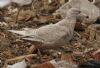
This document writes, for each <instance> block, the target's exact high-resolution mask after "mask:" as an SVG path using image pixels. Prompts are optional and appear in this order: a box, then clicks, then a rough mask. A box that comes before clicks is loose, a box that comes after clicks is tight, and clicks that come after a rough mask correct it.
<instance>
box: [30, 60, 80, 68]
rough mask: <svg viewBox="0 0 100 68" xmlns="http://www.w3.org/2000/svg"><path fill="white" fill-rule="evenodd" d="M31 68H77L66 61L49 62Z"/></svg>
mask: <svg viewBox="0 0 100 68" xmlns="http://www.w3.org/2000/svg"><path fill="white" fill-rule="evenodd" d="M31 68H78V67H77V65H75V64H72V63H69V62H66V61H56V60H51V61H49V62H46V63H43V64H39V65H36V66H34V65H33V66H32V67H31Z"/></svg>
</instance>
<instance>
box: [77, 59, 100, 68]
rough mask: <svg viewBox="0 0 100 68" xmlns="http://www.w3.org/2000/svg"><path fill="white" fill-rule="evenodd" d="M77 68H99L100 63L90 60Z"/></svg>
mask: <svg viewBox="0 0 100 68" xmlns="http://www.w3.org/2000/svg"><path fill="white" fill-rule="evenodd" d="M79 68H100V61H96V60H90V61H87V62H83V63H81V64H80V65H79Z"/></svg>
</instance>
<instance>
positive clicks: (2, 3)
mask: <svg viewBox="0 0 100 68" xmlns="http://www.w3.org/2000/svg"><path fill="white" fill-rule="evenodd" d="M10 3H11V0H0V8H4V7H6V6H7V5H9V4H10Z"/></svg>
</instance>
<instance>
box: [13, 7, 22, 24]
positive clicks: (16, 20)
mask: <svg viewBox="0 0 100 68" xmlns="http://www.w3.org/2000/svg"><path fill="white" fill-rule="evenodd" d="M21 9H22V7H19V8H18V12H17V15H16V19H15V23H17V22H18V16H19V13H20V11H21Z"/></svg>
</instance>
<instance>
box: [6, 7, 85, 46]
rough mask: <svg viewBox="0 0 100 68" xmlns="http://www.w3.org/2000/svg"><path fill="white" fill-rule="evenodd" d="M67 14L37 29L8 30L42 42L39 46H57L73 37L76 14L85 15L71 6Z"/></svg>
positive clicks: (26, 38)
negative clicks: (54, 22)
mask: <svg viewBox="0 0 100 68" xmlns="http://www.w3.org/2000/svg"><path fill="white" fill-rule="evenodd" d="M66 14H67V16H66V18H64V19H63V20H61V21H59V22H57V23H56V24H49V25H45V26H42V27H40V28H37V29H32V28H25V29H24V30H22V31H19V30H8V31H9V32H12V33H16V34H19V35H21V36H23V37H22V39H25V40H30V41H36V42H40V43H42V45H41V46H40V47H42V46H43V47H52V48H53V47H59V46H61V45H64V44H66V43H67V42H69V41H70V40H71V39H72V38H73V32H74V28H75V24H76V19H77V18H78V16H80V15H81V16H83V17H86V16H85V15H84V14H82V13H81V11H80V10H79V9H76V8H71V9H70V10H68V12H67V13H66Z"/></svg>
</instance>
